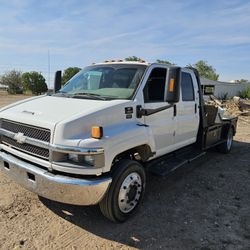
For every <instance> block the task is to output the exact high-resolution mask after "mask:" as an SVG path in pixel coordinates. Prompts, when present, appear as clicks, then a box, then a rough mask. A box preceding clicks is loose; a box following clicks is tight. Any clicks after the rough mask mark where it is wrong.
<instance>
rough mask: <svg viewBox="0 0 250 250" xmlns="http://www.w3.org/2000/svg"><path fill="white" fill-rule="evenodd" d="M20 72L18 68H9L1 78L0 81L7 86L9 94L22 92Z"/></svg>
mask: <svg viewBox="0 0 250 250" xmlns="http://www.w3.org/2000/svg"><path fill="white" fill-rule="evenodd" d="M21 75H22V73H21V72H20V71H18V70H11V71H9V72H6V73H5V74H4V75H3V76H2V77H1V78H0V83H1V84H3V85H6V86H8V92H9V93H10V94H20V93H22V81H21Z"/></svg>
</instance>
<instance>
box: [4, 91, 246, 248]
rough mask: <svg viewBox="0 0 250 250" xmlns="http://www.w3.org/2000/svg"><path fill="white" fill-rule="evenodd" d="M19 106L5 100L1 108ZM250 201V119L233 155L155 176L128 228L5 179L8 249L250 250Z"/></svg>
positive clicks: (241, 122)
mask: <svg viewBox="0 0 250 250" xmlns="http://www.w3.org/2000/svg"><path fill="white" fill-rule="evenodd" d="M6 98H7V99H6ZM19 98H22V97H19ZM14 99H15V98H12V97H11V98H10V97H9V98H8V97H5V96H3V95H1V96H0V106H3V105H6V104H7V103H10V102H12V101H14ZM249 193H250V119H249V118H246V117H243V118H240V120H239V123H238V132H237V135H236V136H235V141H234V145H233V149H232V152H231V153H230V154H228V155H223V154H219V153H217V152H214V151H209V152H208V153H207V154H206V156H204V157H203V158H200V159H199V160H197V161H196V162H194V163H192V164H190V165H187V166H185V167H183V168H181V169H178V170H177V171H176V172H175V173H173V174H171V175H169V176H168V177H164V178H160V177H156V176H152V175H148V176H147V191H146V195H145V199H144V203H143V205H142V207H141V209H140V211H139V212H138V213H137V214H136V215H135V216H134V217H133V218H131V219H130V220H129V221H128V222H125V223H123V224H114V223H111V222H109V221H108V220H106V219H105V218H104V217H103V216H102V215H101V213H100V211H99V209H98V207H97V206H94V207H81V206H72V205H66V204H61V203H58V202H54V201H50V200H47V199H44V198H39V197H37V196H36V195H35V194H33V193H31V192H29V191H26V190H25V189H23V188H21V187H20V186H19V185H17V184H16V183H14V182H12V181H11V180H9V179H8V178H6V177H5V176H4V175H3V174H1V173H0V249H4V250H6V249H203V250H209V249H232V250H234V249H242V250H243V249H244V250H247V249H250V213H249V211H250V195H249Z"/></svg>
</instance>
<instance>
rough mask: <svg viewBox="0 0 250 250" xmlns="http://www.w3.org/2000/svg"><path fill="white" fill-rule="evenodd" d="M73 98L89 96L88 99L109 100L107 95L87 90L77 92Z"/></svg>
mask: <svg viewBox="0 0 250 250" xmlns="http://www.w3.org/2000/svg"><path fill="white" fill-rule="evenodd" d="M72 98H88V99H96V100H107V97H104V96H101V95H98V94H93V93H87V92H79V93H75V94H74V95H73V96H72Z"/></svg>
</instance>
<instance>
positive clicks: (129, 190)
mask: <svg viewBox="0 0 250 250" xmlns="http://www.w3.org/2000/svg"><path fill="white" fill-rule="evenodd" d="M114 168H115V170H114V172H113V174H112V183H111V186H110V188H109V190H108V191H107V193H106V195H105V196H104V198H103V199H102V201H101V202H100V203H99V205H100V209H101V212H102V213H103V215H104V216H106V217H107V218H108V219H110V220H112V221H114V222H123V221H125V220H127V219H128V218H129V217H130V216H131V215H132V214H134V213H135V211H136V210H137V209H138V207H139V205H140V203H141V201H142V197H143V195H144V192H145V185H146V176H145V171H144V169H143V167H142V166H141V164H139V163H138V162H136V161H132V160H121V161H120V162H118V163H117V165H116V166H114Z"/></svg>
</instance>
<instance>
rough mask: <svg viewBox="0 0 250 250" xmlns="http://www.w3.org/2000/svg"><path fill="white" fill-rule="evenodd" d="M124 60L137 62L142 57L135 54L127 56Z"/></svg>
mask: <svg viewBox="0 0 250 250" xmlns="http://www.w3.org/2000/svg"><path fill="white" fill-rule="evenodd" d="M125 61H129V62H139V61H143V59H141V58H140V57H137V56H129V57H127V58H125Z"/></svg>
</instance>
